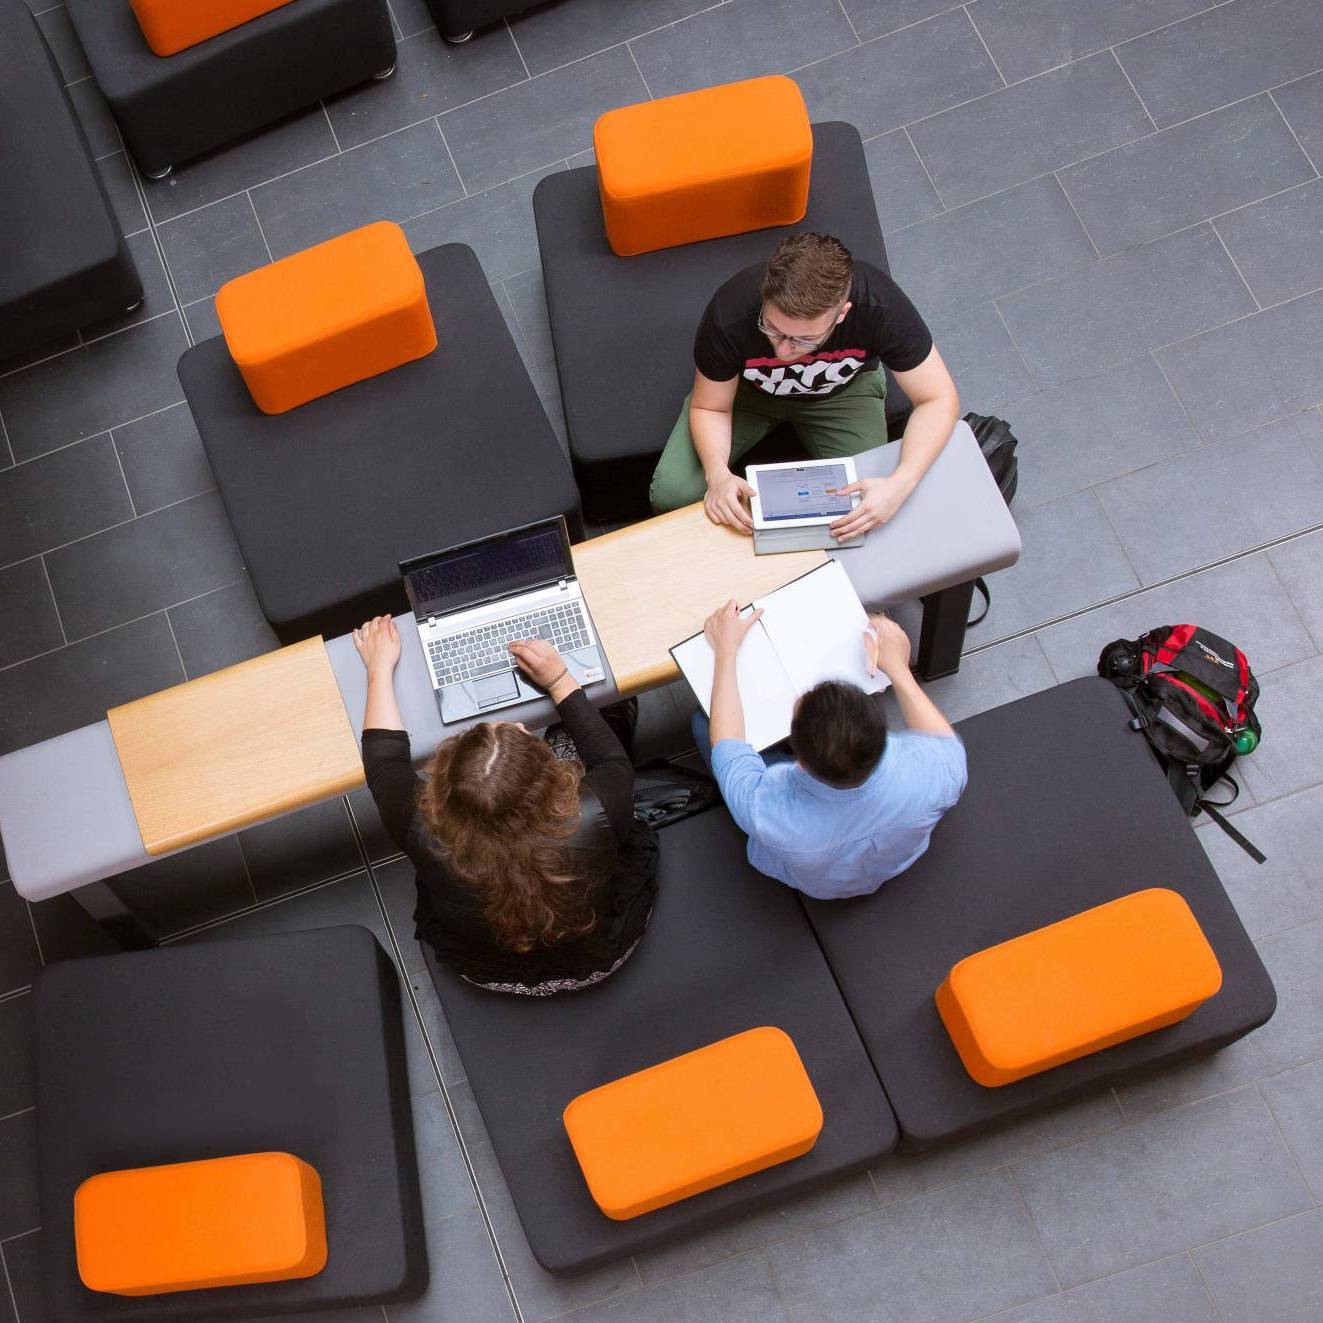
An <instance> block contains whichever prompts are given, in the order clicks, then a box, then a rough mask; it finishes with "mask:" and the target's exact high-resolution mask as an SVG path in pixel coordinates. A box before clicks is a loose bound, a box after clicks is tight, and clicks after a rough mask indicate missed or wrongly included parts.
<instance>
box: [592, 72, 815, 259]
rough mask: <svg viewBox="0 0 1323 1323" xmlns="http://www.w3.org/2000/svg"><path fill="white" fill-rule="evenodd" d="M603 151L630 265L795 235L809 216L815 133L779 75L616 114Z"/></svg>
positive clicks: (613, 237)
mask: <svg viewBox="0 0 1323 1323" xmlns="http://www.w3.org/2000/svg"><path fill="white" fill-rule="evenodd" d="M593 146H594V148H595V149H596V152H597V182H598V187H599V188H600V190H601V194H602V215H603V217H604V219H605V221H606V237H607V239H608V240H609V242H610V244H611V247H612V249H614V251H615V252H617V253H619V254H620V256H621V257H632V256H634V255H635V254H637V253H648V252H652V251H653V250H654V249H657V248H674V247H676V246H677V245H679V244H684V243H696V242H697V241H698V240H700V239H716V238H719V237H720V236H721V235H723V234H743V233H744V232H745V231H746V230H761V229H765V228H766V227H767V226H769V225H792V224H794V222H795V221H797V220H802V219H803V217H804V213H805V212H806V211H807V210H808V195H809V166H810V165H811V163H812V159H813V131H812V130H811V129H810V128H809V118H808V108H807V107H806V106H805V105H804V97H803V94H802V93H801V92H800V90H799V87H798V86H797V85H796V84H795V83H794V82H792V81H791V80H790V79H789V78H785V77H782V76H781V75H779V74H778V75H776V76H775V77H771V78H751V79H749V80H748V81H747V82H743V83H725V84H723V85H722V86H720V87H708V88H704V89H703V90H702V91H700V92H686V93H684V94H683V95H681V96H668V97H663V98H662V99H661V100H660V101H644V102H640V103H639V104H638V105H635V106H623V107H621V108H620V109H619V110H609V111H607V113H606V114H605V115H603V116H602V117H601V119H599V120H598V121H597V124H596V126H595V128H594V129H593Z"/></svg>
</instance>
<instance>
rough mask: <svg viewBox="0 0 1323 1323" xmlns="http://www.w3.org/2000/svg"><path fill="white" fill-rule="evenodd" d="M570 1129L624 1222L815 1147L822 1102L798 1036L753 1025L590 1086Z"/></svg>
mask: <svg viewBox="0 0 1323 1323" xmlns="http://www.w3.org/2000/svg"><path fill="white" fill-rule="evenodd" d="M565 1129H566V1131H567V1132H568V1133H569V1136H570V1143H571V1144H572V1145H573V1146H574V1154H575V1156H576V1157H577V1158H578V1159H579V1166H580V1167H581V1168H582V1169H583V1174H584V1179H585V1180H586V1181H587V1182H588V1189H589V1191H590V1192H591V1194H592V1196H593V1199H594V1200H595V1201H596V1202H597V1206H598V1207H599V1208H600V1209H601V1210H602V1212H604V1213H605V1214H606V1215H607V1217H610V1218H614V1219H615V1220H616V1221H624V1220H625V1219H627V1218H631V1217H638V1216H639V1215H640V1214H642V1213H650V1212H652V1211H653V1209H655V1208H664V1207H665V1206H666V1205H667V1204H673V1203H676V1202H677V1201H678V1200H680V1199H687V1198H689V1196H690V1195H693V1194H701V1193H702V1192H703V1191H704V1190H710V1189H712V1187H713V1186H716V1185H724V1184H725V1183H726V1182H727V1181H734V1180H738V1179H739V1178H740V1177H741V1176H748V1175H750V1174H751V1173H753V1172H755V1171H762V1170H763V1168H764V1167H773V1166H775V1165H776V1164H777V1163H778V1162H788V1161H789V1160H790V1159H791V1158H797V1157H799V1156H800V1154H802V1153H807V1152H808V1151H809V1149H811V1148H812V1147H813V1145H814V1144H815V1143H817V1139H818V1134H819V1132H820V1131H821V1130H822V1106H821V1104H820V1103H819V1102H818V1096H817V1094H816V1093H814V1091H813V1085H812V1084H811V1083H810V1081H809V1077H808V1074H807V1073H806V1072H805V1070H804V1063H803V1062H802V1061H800V1059H799V1053H798V1052H796V1051H795V1045H794V1043H792V1042H791V1041H790V1038H789V1037H788V1036H787V1035H786V1034H785V1033H783V1032H782V1031H781V1030H780V1029H773V1028H762V1029H750V1030H748V1031H747V1032H745V1033H742V1034H736V1035H735V1036H734V1037H733V1038H723V1039H722V1040H721V1041H720V1042H717V1043H712V1044H710V1045H709V1046H708V1047H700V1048H699V1049H698V1050H697V1051H696V1052H686V1053H685V1055H684V1056H680V1057H673V1058H672V1059H671V1060H670V1061H663V1062H662V1063H661V1064H660V1065H656V1066H650V1067H649V1068H648V1069H647V1070H641V1071H639V1072H638V1073H637V1074H635V1075H626V1076H625V1078H624V1079H619V1080H614V1081H613V1082H612V1083H610V1084H604V1085H602V1087H601V1088H599V1089H592V1090H590V1091H589V1092H588V1093H581V1094H580V1095H579V1096H578V1097H577V1098H575V1099H574V1101H573V1102H571V1103H570V1105H569V1106H568V1107H567V1108H566V1109H565Z"/></svg>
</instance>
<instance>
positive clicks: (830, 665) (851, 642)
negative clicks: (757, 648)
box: [740, 560, 888, 695]
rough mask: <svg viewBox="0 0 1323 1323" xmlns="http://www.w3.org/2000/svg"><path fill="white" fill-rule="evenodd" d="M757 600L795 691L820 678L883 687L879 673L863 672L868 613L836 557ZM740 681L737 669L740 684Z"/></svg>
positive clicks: (867, 687)
mask: <svg viewBox="0 0 1323 1323" xmlns="http://www.w3.org/2000/svg"><path fill="white" fill-rule="evenodd" d="M756 605H757V606H761V607H762V608H763V616H762V620H761V621H760V622H759V623H760V624H761V625H762V627H763V628H764V629H765V630H766V631H767V637H768V638H769V639H770V641H771V646H772V648H773V650H774V651H775V653H776V655H777V656H778V657H780V659H781V662H782V664H783V665H784V666H785V669H786V672H787V674H788V675H789V676H790V683H791V687H792V688H793V689H794V691H795V693H796V695H798V694H802V693H805V692H806V691H807V690H809V689H812V688H813V686H814V685H815V684H820V683H821V682H822V681H823V680H848V681H849V682H850V683H852V684H856V685H858V686H859V688H860V689H862V690H863V691H864V692H865V693H868V694H875V693H877V692H878V691H879V690H881V689H885V688H886V686H887V683H888V681H887V679H886V677H885V676H884V675H881V674H878V675H869V673H868V663H867V660H866V658H865V656H864V630H866V629H867V628H868V614H867V612H865V610H864V608H863V604H862V603H861V602H860V601H859V594H858V593H857V592H855V590H854V585H853V584H852V583H851V582H850V576H849V575H848V574H846V572H845V570H844V569H842V568H841V563H840V562H839V561H835V560H831V561H828V562H827V563H826V564H825V565H823V566H822V567H821V568H819V569H816V570H810V571H809V573H808V574H805V575H803V576H802V577H801V578H798V579H795V580H794V581H793V582H791V583H788V584H786V586H785V587H784V588H778V589H777V590H776V591H775V592H774V593H769V594H768V595H767V596H766V597H763V598H760V599H759V600H758V601H757V603H756ZM745 646H746V647H747V646H748V645H747V644H746V645H745ZM741 651H743V649H741ZM743 680H744V677H743V672H741V675H740V682H741V684H743ZM741 692H743V690H741Z"/></svg>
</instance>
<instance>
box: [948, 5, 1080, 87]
mask: <svg viewBox="0 0 1323 1323" xmlns="http://www.w3.org/2000/svg"><path fill="white" fill-rule="evenodd" d="M960 11H961V13H963V14H964V16H965V17H966V18H967V19H968V20H969V26H970V27H971V28H973V29H974V35H975V36H976V37H977V38H978V42H979V45H980V46H982V47H983V50H984V52H985V53H986V54H987V57H988V59H989V60H991V61H992V67H993V68H994V69H995V70H996V71H997V77H998V78H1000V79H1001V85H1002V87H1003V88H1007V87H1009V86H1010V83H1009V82H1007V81H1006V75H1005V74H1004V73H1002V71H1001V65H999V64H998V63H997V57H996V56H995V55H994V54H993V53H992V48H991V47H990V46H989V45H988V43H987V41H986V39H985V38H984V36H983V33H982V32H981V31H980V30H979V26H978V24H977V23H975V22H974V15H973V14H971V13H970V12H969V4H968V3H965V4H963V5H961V6H960ZM1071 63H1072V64H1073V63H1075V62H1074V61H1073V60H1072V61H1071Z"/></svg>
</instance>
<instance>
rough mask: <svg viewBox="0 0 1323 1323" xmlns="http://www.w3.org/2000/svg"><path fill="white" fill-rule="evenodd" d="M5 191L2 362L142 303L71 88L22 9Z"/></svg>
mask: <svg viewBox="0 0 1323 1323" xmlns="http://www.w3.org/2000/svg"><path fill="white" fill-rule="evenodd" d="M0 181H2V182H0V360H3V359H6V358H10V357H12V356H13V355H15V354H18V353H20V352H22V351H23V350H26V349H34V348H36V347H37V346H39V345H42V344H45V343H46V342H47V341H50V340H54V339H56V338H57V337H59V336H63V335H67V334H69V332H71V331H73V330H75V329H77V328H78V327H80V326H86V325H88V324H89V323H90V322H95V321H100V320H102V319H104V318H107V317H113V316H115V315H117V314H119V313H122V312H124V311H125V310H126V309H128V308H130V307H132V306H133V305H134V304H136V303H138V302H140V301H141V299H142V282H141V281H140V280H139V279H138V271H137V268H136V267H135V266H134V265H133V259H132V257H130V256H129V250H128V248H127V247H126V246H125V243H124V236H123V235H122V234H121V233H120V228H119V222H118V221H117V220H116V219H115V214H114V212H113V211H111V209H110V202H109V200H108V199H107V197H106V192H105V188H104V187H103V185H102V182H101V175H100V173H99V172H98V170H97V168H96V166H95V165H94V164H93V162H92V155H91V153H90V152H89V151H88V149H87V141H86V139H85V138H84V137H83V130H82V127H81V126H80V125H79V123H78V118H77V116H76V115H75V114H74V108H73V106H72V104H71V103H70V101H69V96H68V93H67V92H65V90H64V79H63V78H62V77H61V76H60V72H59V69H58V68H57V67H56V64H55V60H54V59H53V57H52V56H51V53H50V49H49V48H48V47H47V45H46V42H45V39H44V38H43V37H42V35H41V29H40V28H39V27H38V26H37V21H36V19H34V18H33V17H32V13H31V11H30V10H29V9H28V7H27V5H25V4H24V3H23V0H0Z"/></svg>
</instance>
